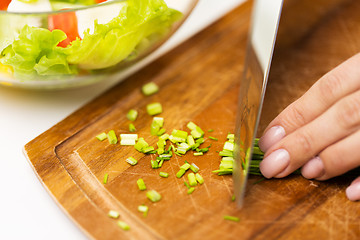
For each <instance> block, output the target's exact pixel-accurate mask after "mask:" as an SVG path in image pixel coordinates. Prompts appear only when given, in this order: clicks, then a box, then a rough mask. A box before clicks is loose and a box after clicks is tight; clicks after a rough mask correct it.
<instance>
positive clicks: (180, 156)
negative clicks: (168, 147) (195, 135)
mask: <svg viewBox="0 0 360 240" xmlns="http://www.w3.org/2000/svg"><path fill="white" fill-rule="evenodd" d="M175 154H176V155H178V156H179V157H182V156H183V155H181V154H180V153H178V152H175Z"/></svg>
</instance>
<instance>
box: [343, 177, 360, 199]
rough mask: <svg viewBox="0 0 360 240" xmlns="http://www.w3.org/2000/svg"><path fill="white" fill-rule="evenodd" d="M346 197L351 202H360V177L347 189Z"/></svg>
mask: <svg viewBox="0 0 360 240" xmlns="http://www.w3.org/2000/svg"><path fill="white" fill-rule="evenodd" d="M346 196H347V198H348V199H349V200H351V201H358V200H360V177H358V178H356V179H355V180H354V181H353V182H352V183H351V184H350V186H349V187H348V188H347V189H346Z"/></svg>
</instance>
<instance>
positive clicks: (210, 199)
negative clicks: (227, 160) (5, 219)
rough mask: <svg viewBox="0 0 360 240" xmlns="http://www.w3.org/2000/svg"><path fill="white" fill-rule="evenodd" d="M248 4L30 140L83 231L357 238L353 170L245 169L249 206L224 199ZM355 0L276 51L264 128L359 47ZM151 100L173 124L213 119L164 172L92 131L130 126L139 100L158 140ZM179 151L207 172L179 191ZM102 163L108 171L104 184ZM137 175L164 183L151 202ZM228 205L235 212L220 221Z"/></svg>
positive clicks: (38, 168) (36, 159) (43, 173)
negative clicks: (202, 138)
mask: <svg viewBox="0 0 360 240" xmlns="http://www.w3.org/2000/svg"><path fill="white" fill-rule="evenodd" d="M250 10H251V2H247V3H245V4H244V5H242V6H240V7H239V8H237V9H235V10H234V11H232V12H231V13H229V14H228V15H227V16H225V17H224V18H222V19H221V20H219V21H218V22H216V23H215V24H213V25H212V26H210V27H209V28H207V29H205V30H204V31H202V32H201V33H199V34H197V35H196V36H195V37H193V38H191V39H190V40H188V41H186V42H185V43H183V44H181V45H180V46H179V47H177V48H176V49H174V50H173V51H171V52H170V53H168V54H166V55H165V56H163V57H161V58H160V59H158V60H157V61H155V62H154V63H152V64H150V65H149V66H147V67H146V68H144V69H143V70H141V71H140V72H138V73H136V74H135V75H133V76H131V77H129V78H128V79H127V80H126V81H124V82H122V83H120V84H118V85H117V86H116V87H114V88H113V89H111V90H109V91H108V92H106V93H105V94H103V95H102V96H100V97H98V98H96V99H94V100H93V101H92V102H90V103H88V104H87V105H86V106H84V107H82V108H81V109H79V110H78V111H76V112H75V113H73V114H71V115H70V116H69V117H67V118H66V119H64V120H63V121H61V122H60V123H58V124H57V125H55V126H54V127H52V128H51V129H49V130H48V131H46V132H44V133H43V134H41V135H40V136H38V137H37V138H35V139H34V140H32V141H31V142H29V143H28V144H27V145H26V146H25V154H26V156H27V158H28V159H29V160H30V163H31V164H32V166H33V168H34V170H35V172H36V174H37V175H38V177H39V179H40V181H41V182H42V183H43V184H44V186H45V187H46V189H47V190H48V191H49V193H50V194H51V195H52V196H53V198H54V200H55V201H57V203H58V204H59V206H60V207H61V208H62V209H63V210H64V212H65V213H66V214H67V215H68V216H69V217H70V218H71V219H72V220H73V221H74V222H75V223H76V224H77V225H78V226H79V227H80V228H81V229H82V230H83V231H84V233H86V234H87V235H88V236H89V237H90V238H94V239H358V237H359V236H360V225H359V220H360V214H359V213H360V206H359V204H358V203H353V202H349V201H348V200H347V199H346V197H345V194H344V189H345V186H346V185H347V184H349V182H350V180H351V175H346V176H343V177H341V178H337V179H333V180H331V181H326V182H315V181H309V180H306V179H303V178H302V177H301V176H290V177H288V178H285V179H282V180H268V181H262V182H261V183H258V184H253V183H254V182H255V181H257V180H259V178H258V177H250V181H249V185H248V189H247V193H246V198H245V206H246V207H245V208H244V209H242V210H239V209H236V207H235V204H234V203H233V202H232V201H231V196H232V179H231V176H217V175H214V174H212V173H211V171H212V170H215V169H217V168H218V165H219V162H220V157H219V156H218V154H217V153H216V151H218V150H221V148H222V145H223V142H224V141H225V138H226V135H227V133H228V132H232V131H234V127H235V126H234V123H235V115H236V109H237V105H236V104H237V95H238V89H239V87H240V86H239V79H240V78H241V75H242V71H243V59H244V53H245V45H246V38H247V33H248V26H249V18H250ZM359 10H360V3H358V2H357V1H353V2H352V3H351V4H348V5H344V6H343V7H342V8H341V9H339V10H338V11H337V13H336V14H335V15H333V16H332V17H331V19H330V20H327V21H323V22H322V23H321V24H320V25H319V26H317V28H316V31H314V32H312V33H311V34H309V35H308V37H307V38H306V40H304V41H303V42H301V43H299V44H298V45H297V46H296V48H294V49H293V50H289V51H286V52H283V53H281V54H280V53H279V54H277V55H276V57H275V61H276V62H277V67H275V68H274V71H273V72H272V73H271V74H272V79H274V80H272V81H270V83H269V87H268V91H267V95H266V102H265V107H264V111H263V117H262V122H261V127H260V128H261V129H263V128H264V127H265V126H266V124H267V123H268V122H269V121H270V120H271V119H272V118H273V117H274V116H275V115H276V114H277V113H278V112H279V111H281V109H283V108H284V107H285V106H286V105H287V104H289V103H290V102H291V101H293V100H294V99H296V98H297V97H299V96H300V95H301V94H302V93H303V92H304V91H306V89H307V88H308V87H309V86H310V85H311V84H312V83H313V82H314V81H316V80H317V79H318V78H319V77H320V76H321V75H322V74H324V73H325V72H326V71H328V70H330V69H331V68H332V67H334V66H335V65H336V64H338V63H340V62H341V61H343V60H344V59H346V58H347V57H350V56H351V55H352V54H354V53H355V52H357V51H358V50H359V48H360V47H359V46H360V44H358V41H359V40H358V39H359V38H356V36H360V29H359V26H360V25H359V24H357V23H359V21H360V15H358V12H359ZM334 29H336V32H335V31H334ZM275 79H276V80H275ZM148 81H154V82H156V83H157V84H158V85H159V86H160V88H161V90H160V92H159V93H158V94H156V95H153V96H150V97H144V96H143V95H142V94H141V92H140V87H141V86H142V85H143V84H144V83H146V82H148ZM279 91H280V92H281V93H282V94H281V95H280V96H279V94H278V93H279ZM155 101H159V102H161V103H162V104H163V108H164V112H163V113H162V114H161V116H163V117H164V118H165V128H166V129H167V130H168V131H171V130H172V129H186V127H185V126H186V124H187V122H188V121H194V122H195V123H197V124H198V125H199V126H201V127H202V128H203V129H214V130H215V131H214V132H213V133H211V136H214V137H217V138H219V141H218V142H216V141H211V140H209V139H207V140H206V143H205V145H207V144H209V143H212V147H211V150H210V152H209V153H207V154H205V155H204V156H202V157H194V156H192V155H186V156H184V157H177V156H176V157H174V158H172V159H171V160H170V161H168V162H165V163H164V165H163V167H162V168H161V171H166V172H169V173H170V177H169V178H168V179H162V178H160V177H159V176H158V172H159V170H153V169H151V167H150V160H151V159H152V158H153V156H144V155H142V154H139V153H138V152H136V151H135V150H134V149H133V148H132V147H125V146H120V145H119V144H117V145H109V144H108V142H106V141H104V142H99V141H97V140H96V139H95V136H96V135H97V134H98V133H100V132H102V131H105V132H106V131H108V130H110V129H114V130H115V131H116V133H117V134H119V133H125V132H127V128H128V124H129V121H128V120H127V119H126V117H125V115H126V113H127V111H128V110H129V109H131V108H136V109H138V110H139V116H140V117H139V119H138V120H136V121H135V125H136V128H137V133H138V134H139V135H140V136H142V137H145V139H146V140H147V141H148V142H149V143H150V144H151V145H155V143H156V138H154V137H152V136H151V135H150V132H149V126H150V124H151V121H152V118H151V117H150V116H148V115H147V114H146V112H145V106H146V104H147V103H150V102H155ZM209 135H210V134H207V136H209ZM128 156H134V157H135V158H137V159H139V164H138V165H136V166H134V167H130V166H129V165H128V164H127V163H125V161H124V160H125V158H126V157H128ZM185 160H187V161H189V162H195V163H196V164H197V165H198V166H199V167H200V169H201V174H202V176H203V177H204V179H205V183H204V185H201V186H197V187H196V190H195V192H194V193H193V194H192V195H187V194H186V191H187V189H186V188H185V187H184V185H183V181H184V179H177V178H175V176H174V174H175V173H176V172H177V170H178V168H179V165H181V164H183V163H184V161H185ZM105 173H108V174H109V182H108V183H107V184H105V185H104V184H103V183H102V179H103V176H104V174H105ZM140 177H142V178H143V179H144V180H145V182H146V184H147V187H148V188H149V189H156V190H157V191H158V192H160V193H161V194H162V196H163V199H162V200H161V201H160V202H158V203H151V202H149V201H148V200H147V199H146V197H145V193H144V192H140V191H139V190H138V189H137V186H136V180H137V179H138V178H140ZM143 203H145V204H146V205H148V206H149V208H150V210H149V215H148V216H147V217H146V218H144V217H143V216H142V214H140V213H139V212H137V206H138V205H140V204H143ZM109 209H115V210H117V211H119V212H120V213H121V217H120V218H121V219H122V220H124V221H126V222H128V223H129V224H130V226H131V230H130V231H128V232H125V231H123V230H121V229H120V228H119V227H118V226H117V225H116V220H113V219H110V218H109V217H108V216H107V212H108V211H109ZM224 215H234V216H238V217H239V218H240V219H241V221H240V222H239V223H236V222H229V221H225V220H224V219H223V216H224Z"/></svg>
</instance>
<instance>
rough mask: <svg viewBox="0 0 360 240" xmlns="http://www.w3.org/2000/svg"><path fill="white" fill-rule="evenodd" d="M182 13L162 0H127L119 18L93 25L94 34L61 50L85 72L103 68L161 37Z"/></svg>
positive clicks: (87, 34) (69, 60)
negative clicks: (149, 39) (158, 36)
mask: <svg viewBox="0 0 360 240" xmlns="http://www.w3.org/2000/svg"><path fill="white" fill-rule="evenodd" d="M181 16H182V14H181V13H180V12H178V11H176V10H173V9H170V8H168V7H167V5H166V3H165V2H164V1H163V0H128V1H127V2H126V5H125V6H124V7H123V8H122V10H121V12H120V14H119V16H118V17H116V18H114V19H113V20H112V21H110V22H109V23H107V24H98V23H97V22H95V28H94V33H92V34H90V33H89V32H86V33H85V35H84V38H83V39H82V40H80V39H77V40H75V41H73V42H72V43H71V45H69V46H68V47H67V48H65V49H64V53H65V54H66V55H67V60H68V62H69V63H71V64H78V65H79V66H80V67H81V68H84V69H102V68H106V67H110V66H113V65H116V64H118V63H119V62H121V61H123V60H125V59H126V58H127V57H130V56H131V54H132V53H134V51H136V47H137V46H138V45H139V44H140V43H142V42H143V41H144V39H146V38H148V37H150V38H151V37H152V36H154V35H160V36H162V35H164V34H165V33H167V32H168V31H169V30H170V27H171V26H172V24H173V23H174V22H175V21H177V20H179V19H180V18H181Z"/></svg>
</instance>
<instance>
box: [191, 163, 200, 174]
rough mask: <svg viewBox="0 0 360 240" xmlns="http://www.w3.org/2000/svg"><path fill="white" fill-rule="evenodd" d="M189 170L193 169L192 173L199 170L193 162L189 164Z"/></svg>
mask: <svg viewBox="0 0 360 240" xmlns="http://www.w3.org/2000/svg"><path fill="white" fill-rule="evenodd" d="M190 169H191V171H193V172H194V173H197V172H198V171H199V169H200V168H199V167H198V166H196V165H195V163H192V164H191V166H190Z"/></svg>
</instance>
